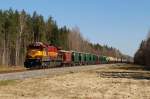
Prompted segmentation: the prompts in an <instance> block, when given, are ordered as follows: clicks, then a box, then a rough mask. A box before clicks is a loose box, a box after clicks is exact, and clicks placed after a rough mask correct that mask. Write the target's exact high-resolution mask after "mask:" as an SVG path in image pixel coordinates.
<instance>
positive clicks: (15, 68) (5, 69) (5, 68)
mask: <svg viewBox="0 0 150 99" xmlns="http://www.w3.org/2000/svg"><path fill="white" fill-rule="evenodd" d="M24 70H26V68H25V67H23V66H0V73H7V72H15V71H24Z"/></svg>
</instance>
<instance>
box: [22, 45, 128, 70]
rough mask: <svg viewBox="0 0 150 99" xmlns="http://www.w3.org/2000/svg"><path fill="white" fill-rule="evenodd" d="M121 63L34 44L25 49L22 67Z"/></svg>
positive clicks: (116, 60)
mask: <svg viewBox="0 0 150 99" xmlns="http://www.w3.org/2000/svg"><path fill="white" fill-rule="evenodd" d="M122 61H123V60H122V59H118V58H113V57H108V56H102V55H96V54H92V53H84V52H77V51H66V50H61V49H59V48H57V47H56V46H53V45H48V44H44V43H42V42H34V43H32V44H30V45H29V46H28V47H27V53H26V58H25V62H24V66H25V67H26V68H30V69H31V68H50V67H57V66H76V65H95V64H107V63H116V62H122ZM124 61H125V60H124Z"/></svg>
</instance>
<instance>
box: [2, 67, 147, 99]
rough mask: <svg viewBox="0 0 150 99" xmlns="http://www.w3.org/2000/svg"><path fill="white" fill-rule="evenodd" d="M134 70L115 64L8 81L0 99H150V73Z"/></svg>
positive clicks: (3, 87)
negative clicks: (12, 81)
mask: <svg viewBox="0 0 150 99" xmlns="http://www.w3.org/2000/svg"><path fill="white" fill-rule="evenodd" d="M120 67H121V68H120ZM124 67H128V69H126V68H124ZM132 68H133V65H130V66H129V65H124V66H123V65H120V66H118V68H117V66H115V65H114V66H112V67H110V68H102V69H98V70H92V71H86V72H78V73H72V72H70V73H68V74H62V75H56V76H47V77H44V78H42V77H41V78H34V79H32V78H30V79H25V80H23V81H18V83H14V84H11V83H10V82H11V81H6V82H3V83H6V84H4V85H5V86H0V99H10V98H13V99H16V98H17V99H26V98H27V99H150V94H149V93H150V79H148V78H149V77H150V74H149V73H148V71H145V70H142V69H141V70H140V69H139V70H138V71H137V70H135V69H132ZM147 73H148V74H147ZM7 82H8V83H7ZM2 85H3V84H2Z"/></svg>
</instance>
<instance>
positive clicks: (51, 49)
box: [24, 42, 62, 68]
mask: <svg viewBox="0 0 150 99" xmlns="http://www.w3.org/2000/svg"><path fill="white" fill-rule="evenodd" d="M61 61H62V57H61V55H60V54H59V53H58V48H57V47H55V46H52V45H48V44H44V43H42V42H35V43H32V44H30V45H29V46H28V47H27V54H26V59H25V62H24V65H25V67H27V68H32V67H33V68H35V67H38V68H39V67H43V68H45V67H52V66H57V65H60V64H61Z"/></svg>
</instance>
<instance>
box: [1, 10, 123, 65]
mask: <svg viewBox="0 0 150 99" xmlns="http://www.w3.org/2000/svg"><path fill="white" fill-rule="evenodd" d="M36 41H40V42H45V43H49V44H53V45H55V46H58V47H61V48H62V49H65V50H76V51H81V52H92V53H95V54H100V55H107V56H113V57H123V56H124V55H123V54H122V53H121V52H120V51H119V50H117V49H115V48H113V47H108V46H107V45H104V46H102V45H100V44H93V43H91V42H90V41H89V40H88V39H85V38H84V37H83V36H82V34H81V33H80V30H79V28H78V27H74V28H72V29H69V28H67V27H66V26H63V27H58V25H57V23H56V21H55V20H54V19H53V18H52V17H49V18H48V19H47V20H45V19H44V17H43V16H42V15H40V14H38V13H37V12H34V13H33V14H32V15H31V14H29V13H26V11H24V10H22V11H20V12H19V11H17V10H12V9H9V10H0V65H10V66H12V65H23V62H24V59H25V54H26V47H27V45H29V44H30V43H32V42H36Z"/></svg>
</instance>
